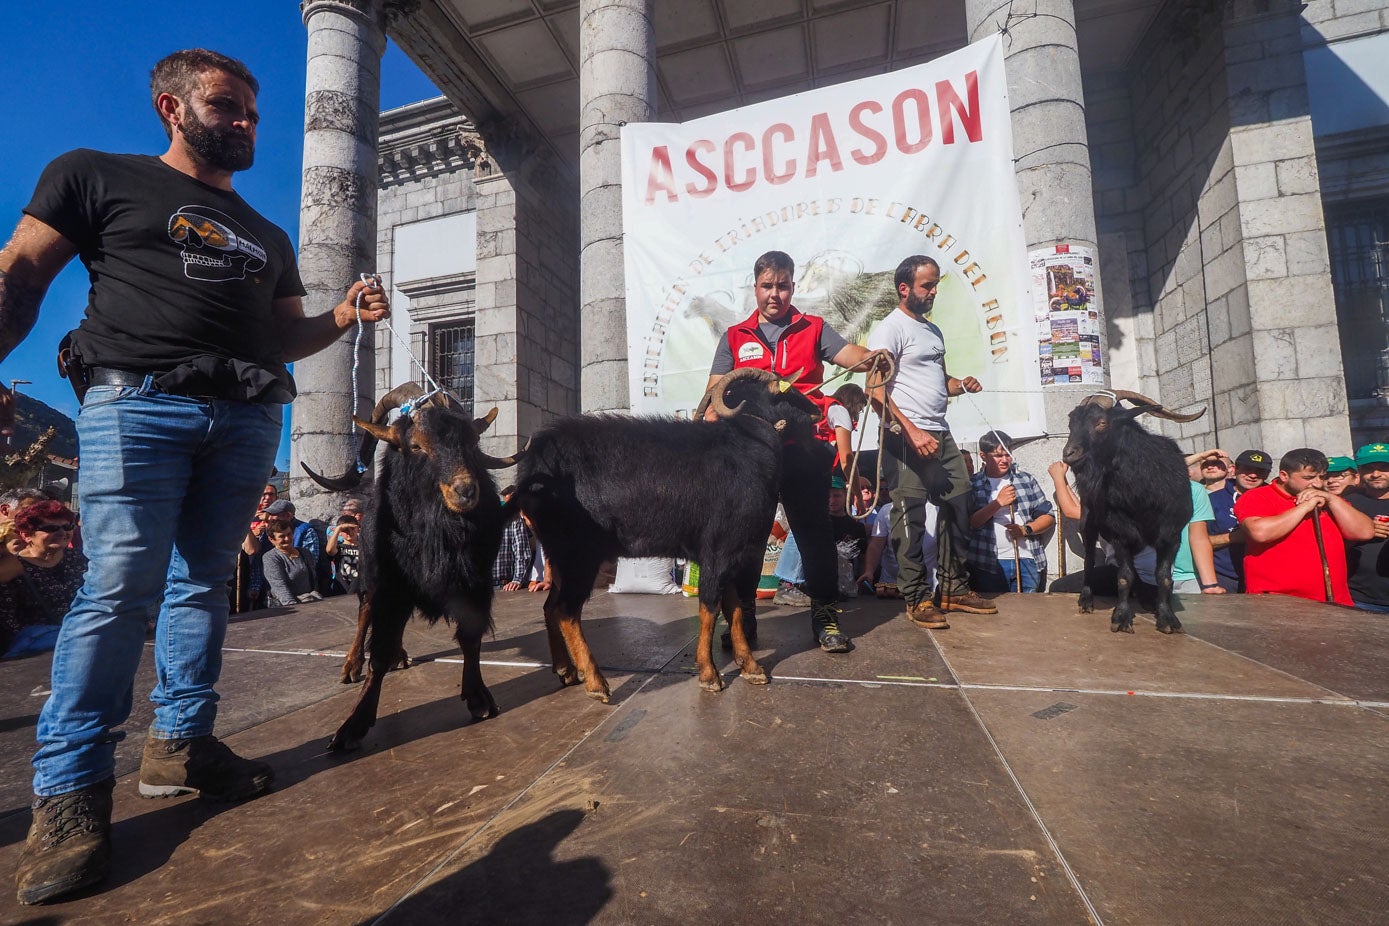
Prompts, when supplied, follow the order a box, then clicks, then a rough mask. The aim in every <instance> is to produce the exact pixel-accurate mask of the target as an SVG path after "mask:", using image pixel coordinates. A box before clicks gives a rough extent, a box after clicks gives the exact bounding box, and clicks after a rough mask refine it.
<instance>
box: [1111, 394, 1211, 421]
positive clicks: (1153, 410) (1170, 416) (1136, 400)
mask: <svg viewBox="0 0 1389 926" xmlns="http://www.w3.org/2000/svg"><path fill="white" fill-rule="evenodd" d="M1114 398H1115V399H1116V400H1119V401H1127V402H1131V403H1132V404H1134V405H1146V406H1148V408H1145V409H1144V410H1143V411H1144V414H1148V415H1152V416H1153V417H1154V418H1166V419H1167V420H1168V421H1195V420H1196V419H1197V418H1200V417H1201V416H1202V415H1204V414H1205V413H1206V409H1205V407H1204V406H1202V408H1201V410H1200V411H1198V412H1194V413H1192V414H1189V415H1182V414H1178V413H1177V412H1174V411H1170V410H1169V409H1168V408H1167V407H1166V406H1164V405H1163V404H1162V403H1161V402H1154V401H1153V400H1152V399H1150V398H1148V397H1147V396H1145V395H1143V394H1142V393H1139V392H1130V391H1129V390H1127V389H1115V390H1114Z"/></svg>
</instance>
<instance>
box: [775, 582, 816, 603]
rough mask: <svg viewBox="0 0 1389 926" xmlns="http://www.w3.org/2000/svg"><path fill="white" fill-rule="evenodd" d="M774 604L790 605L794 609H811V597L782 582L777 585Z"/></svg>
mask: <svg viewBox="0 0 1389 926" xmlns="http://www.w3.org/2000/svg"><path fill="white" fill-rule="evenodd" d="M772 603H773V604H784V605H789V606H791V607H793V608H808V607H810V596H809V595H807V594H806V593H805V592H803V591H801V590H800V589H799V588H798V587H797V586H795V585H792V584H791V583H790V582H781V583H779V584H778V585H777V589H776V594H775V595H773V596H772Z"/></svg>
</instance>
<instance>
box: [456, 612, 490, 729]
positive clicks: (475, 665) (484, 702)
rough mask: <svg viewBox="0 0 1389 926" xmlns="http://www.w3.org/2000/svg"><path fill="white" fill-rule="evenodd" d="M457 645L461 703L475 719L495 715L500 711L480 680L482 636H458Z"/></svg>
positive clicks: (484, 718) (483, 718)
mask: <svg viewBox="0 0 1389 926" xmlns="http://www.w3.org/2000/svg"><path fill="white" fill-rule="evenodd" d="M458 645H459V647H460V648H461V649H462V650H463V695H462V697H463V703H464V704H466V705H467V706H468V713H470V714H472V715H473V718H474V719H475V720H486V719H487V718H489V717H496V716H497V715H498V714H499V713H501V711H499V710H498V709H497V702H496V701H495V700H493V698H492V692H490V691H488V690H487V686H486V685H485V684H483V681H482V638H481V637H465V636H464V635H463V634H461V633H460V634H459V636H458Z"/></svg>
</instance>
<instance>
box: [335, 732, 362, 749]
mask: <svg viewBox="0 0 1389 926" xmlns="http://www.w3.org/2000/svg"><path fill="white" fill-rule="evenodd" d="M361 748H362V738H361V737H360V736H348V735H347V734H345V733H343V732H342V731H341V730H339V731H338V732H337V733H334V734H333V738H332V739H330V740H329V741H328V751H329V752H356V751H357V750H358V749H361Z"/></svg>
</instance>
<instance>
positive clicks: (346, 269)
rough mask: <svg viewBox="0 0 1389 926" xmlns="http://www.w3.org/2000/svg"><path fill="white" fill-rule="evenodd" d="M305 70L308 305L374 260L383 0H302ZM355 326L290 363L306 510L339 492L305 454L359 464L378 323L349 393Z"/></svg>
mask: <svg viewBox="0 0 1389 926" xmlns="http://www.w3.org/2000/svg"><path fill="white" fill-rule="evenodd" d="M301 10H302V12H303V15H304V25H305V27H306V28H307V29H308V75H307V79H306V81H305V95H304V173H303V194H302V200H301V203H300V214H299V273H300V276H301V277H302V278H303V281H304V288H305V289H306V290H308V295H307V296H306V297H305V298H304V314H305V315H309V316H314V315H319V314H322V313H323V312H327V311H329V310H331V309H332V308H333V306H335V305H337V304H338V303H339V302H341V301H342V298H343V295H344V294H345V293H346V292H347V288H348V286H350V285H351V283H352V281H353V280H355V279H356V278H357V275H358V274H359V273H362V272H364V271H369V270H372V269H374V267H373V264H374V263H375V261H376V192H377V117H378V113H379V110H380V98H381V55H382V54H383V53H384V52H385V50H386V33H385V18H384V12H383V3H382V0H305V2H304V3H303V4H302V5H301ZM353 340H354V332H353V331H351V330H349V331H347V332H345V333H344V334H343V336H342V337H340V338H339V339H338V340H337V341H336V342H335V343H333V344H332V345H331V346H330V347H328V349H327V350H324V351H322V352H320V353H317V354H315V355H313V356H312V357H306V358H304V359H302V360H299V361H298V362H296V363H295V365H294V376H295V380H296V381H297V382H298V384H299V398H298V399H297V400H296V401H295V403H294V405H293V407H292V408H293V410H292V413H291V422H292V424H291V431H290V434H291V449H290V495H291V497H292V498H293V500H294V503H295V506H296V509H297V513H298V515H299V517H300V518H302V519H304V520H308V519H309V518H313V517H327V516H328V515H330V514H335V513H336V512H337V510H338V505H339V501H340V500H339V499H338V498H337V497H336V496H334V495H333V494H332V493H328V492H326V491H325V490H323V489H322V488H320V487H319V486H318V485H317V484H316V483H314V482H313V481H312V480H310V479H309V478H308V477H307V476H305V475H304V474H303V470H302V469H301V468H300V466H299V464H300V463H301V462H304V463H307V464H308V465H309V466H311V467H313V469H314V470H315V471H317V472H320V473H331V474H337V473H341V472H343V471H345V470H346V469H347V468H348V467H349V466H351V465H353V464H355V462H356V454H355V450H354V448H353V445H352V439H351V427H352V423H351V416H352V414H353V413H354V412H358V413H360V412H363V411H369V410H370V408H371V390H372V385H373V383H372V380H373V375H372V371H373V365H372V354H371V351H372V344H373V342H374V338H373V332H371V331H367V332H364V333H363V336H362V339H361V340H362V351H361V356H360V357H359V364H358V370H359V372H358V382H357V395H355V396H354V395H352V394H351V393H352V345H353Z"/></svg>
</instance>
